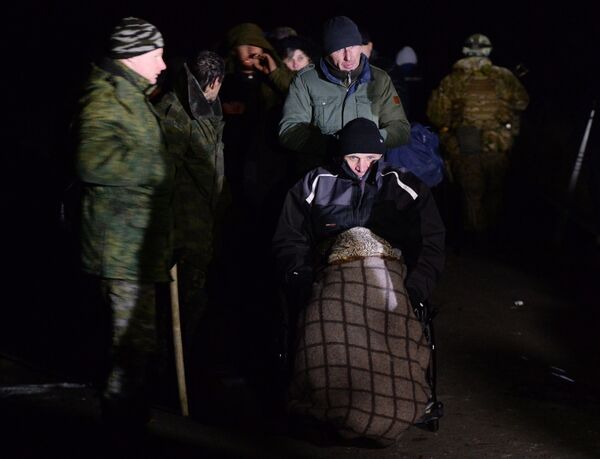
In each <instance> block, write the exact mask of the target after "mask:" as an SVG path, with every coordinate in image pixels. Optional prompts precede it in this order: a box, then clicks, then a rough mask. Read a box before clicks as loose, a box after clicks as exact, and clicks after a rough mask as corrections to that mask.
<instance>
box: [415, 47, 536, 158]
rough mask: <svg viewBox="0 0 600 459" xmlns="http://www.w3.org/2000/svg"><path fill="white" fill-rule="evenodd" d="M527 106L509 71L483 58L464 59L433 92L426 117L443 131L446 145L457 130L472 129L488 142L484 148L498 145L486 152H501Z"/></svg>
mask: <svg viewBox="0 0 600 459" xmlns="http://www.w3.org/2000/svg"><path fill="white" fill-rule="evenodd" d="M528 103H529V96H528V95H527V92H526V90H525V88H524V87H523V85H522V84H521V83H520V81H519V80H518V79H517V77H516V76H515V75H513V73H512V72H511V71H510V70H508V69H506V68H503V67H498V66H495V65H492V62H491V61H490V60H489V59H488V58H485V57H467V58H464V59H460V60H459V61H457V62H456V63H455V64H454V66H453V69H452V73H450V74H449V75H447V76H446V77H445V78H444V79H443V80H442V82H441V83H440V86H439V87H438V88H437V89H435V90H434V91H433V92H432V94H431V97H430V98H429V101H428V105H427V116H428V118H429V119H430V121H431V123H432V124H433V125H434V126H436V127H438V128H439V129H441V130H442V136H441V139H442V141H443V142H445V143H448V141H449V140H451V139H449V138H448V137H449V136H452V135H453V133H454V131H455V130H456V129H457V128H459V127H463V126H473V127H476V128H479V129H481V130H482V131H483V135H484V137H487V138H489V139H490V140H489V142H488V141H486V140H485V139H484V142H486V144H489V143H490V142H492V143H494V144H497V145H487V148H486V149H488V150H489V149H491V150H496V151H503V150H507V149H509V148H510V146H511V145H512V139H513V138H514V137H515V136H516V135H517V134H518V133H519V127H520V114H521V112H522V111H523V110H525V108H526V107H527V105H528Z"/></svg>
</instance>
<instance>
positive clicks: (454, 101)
mask: <svg viewBox="0 0 600 459" xmlns="http://www.w3.org/2000/svg"><path fill="white" fill-rule="evenodd" d="M491 50H492V46H491V43H490V41H489V39H488V38H487V37H486V36H484V35H481V34H475V35H472V36H470V37H469V38H468V39H467V41H466V43H465V46H464V47H463V54H464V55H465V56H466V57H465V58H463V59H460V60H459V61H457V62H456V63H455V64H454V66H453V68H452V73H450V74H449V75H447V76H446V77H445V78H444V79H443V80H442V82H441V83H440V86H439V87H438V88H437V89H436V90H434V91H433V93H432V95H431V97H430V99H429V103H428V106H427V116H428V117H429V119H430V120H431V122H432V123H433V125H435V126H436V127H437V128H439V129H440V139H441V141H442V144H443V145H444V147H445V149H446V152H447V153H448V156H449V161H450V167H451V170H452V174H453V176H454V177H455V179H456V181H457V182H458V184H459V185H460V186H461V188H462V192H463V201H464V203H463V205H464V213H463V220H464V227H465V230H467V231H477V232H479V231H482V230H485V229H487V228H488V227H490V226H492V225H493V224H494V223H495V222H496V220H497V218H498V214H499V211H500V206H501V201H502V188H503V183H504V177H505V174H506V171H507V169H508V160H509V158H508V153H509V151H510V150H511V148H512V146H513V141H514V138H515V137H516V136H517V135H518V133H519V126H520V123H519V117H520V113H521V112H522V111H523V110H525V108H526V107H527V104H528V102H529V97H528V95H527V92H526V91H525V88H524V87H523V86H522V85H521V83H520V82H519V80H518V79H517V77H516V76H515V75H513V73H512V72H511V71H510V70H508V69H506V68H503V67H498V66H495V65H492V62H491V61H490V59H489V58H488V56H489V54H490V52H491Z"/></svg>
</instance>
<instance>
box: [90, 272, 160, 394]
mask: <svg viewBox="0 0 600 459" xmlns="http://www.w3.org/2000/svg"><path fill="white" fill-rule="evenodd" d="M100 289H101V297H102V301H103V303H104V305H106V306H108V307H109V309H110V313H111V319H112V343H111V350H110V359H109V360H110V363H109V365H110V369H109V372H108V377H107V379H106V384H105V387H104V389H103V397H104V398H105V399H107V400H120V399H139V398H143V397H144V394H145V392H146V391H145V389H146V388H147V387H146V383H147V381H146V372H147V370H148V367H149V365H150V361H151V359H152V357H153V355H154V352H155V350H156V326H155V301H156V293H155V284H153V283H140V282H136V281H126V280H117V279H101V280H100Z"/></svg>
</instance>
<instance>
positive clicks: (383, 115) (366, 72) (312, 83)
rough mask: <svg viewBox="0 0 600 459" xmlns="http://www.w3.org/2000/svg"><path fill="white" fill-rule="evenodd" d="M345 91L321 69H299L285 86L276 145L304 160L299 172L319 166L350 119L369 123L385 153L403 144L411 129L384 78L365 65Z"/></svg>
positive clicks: (318, 67)
mask: <svg viewBox="0 0 600 459" xmlns="http://www.w3.org/2000/svg"><path fill="white" fill-rule="evenodd" d="M362 65H363V70H362V72H361V74H360V75H359V76H358V78H357V79H356V80H355V81H354V82H353V83H352V85H350V87H349V88H347V87H346V86H344V85H343V84H342V83H341V82H338V81H337V80H336V79H335V77H333V76H332V75H330V74H329V75H328V74H327V68H326V65H325V64H324V63H323V60H321V63H320V65H318V66H316V67H315V66H314V65H309V66H307V67H305V68H304V69H302V70H301V71H300V72H298V74H297V75H296V77H295V78H294V80H293V81H292V84H291V86H290V90H289V93H288V96H287V99H286V101H285V105H284V108H283V117H282V119H281V122H280V123H279V140H280V142H281V144H282V145H283V146H284V147H286V148H288V149H289V150H292V151H294V152H298V153H300V154H301V155H302V156H305V164H304V165H303V166H304V168H306V167H309V166H311V165H312V166H313V167H314V166H317V165H320V164H322V163H323V160H324V159H325V158H326V154H327V150H328V142H329V139H330V137H331V136H332V135H334V134H336V133H337V132H338V131H339V130H340V129H341V128H342V127H344V126H345V125H346V123H348V121H351V120H353V119H355V118H359V117H363V118H367V119H369V120H372V121H374V122H375V123H376V124H377V125H378V126H379V129H380V132H381V135H382V137H383V138H384V140H385V145H386V147H387V148H393V147H396V146H399V145H403V144H405V143H407V142H408V140H409V134H410V124H409V122H408V121H407V119H406V115H405V114H404V110H403V108H402V104H401V102H400V98H399V97H398V93H397V92H396V90H395V89H394V85H393V84H392V81H391V79H390V77H389V76H388V74H387V73H385V72H384V71H383V70H381V69H379V68H377V67H374V66H372V65H369V63H368V62H367V60H366V58H365V57H364V56H363V57H362Z"/></svg>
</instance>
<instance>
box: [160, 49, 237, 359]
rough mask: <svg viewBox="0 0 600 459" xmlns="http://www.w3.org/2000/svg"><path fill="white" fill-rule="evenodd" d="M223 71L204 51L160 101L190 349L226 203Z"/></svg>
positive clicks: (185, 333) (187, 347)
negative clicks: (171, 174)
mask: <svg viewBox="0 0 600 459" xmlns="http://www.w3.org/2000/svg"><path fill="white" fill-rule="evenodd" d="M224 76H225V62H224V60H223V58H222V57H220V56H219V55H218V54H216V53H214V52H212V51H200V52H199V53H197V54H196V55H195V56H194V58H192V59H190V60H189V61H188V62H187V63H184V64H183V65H182V66H181V68H180V69H179V72H178V73H177V75H176V76H175V78H174V88H173V90H172V91H170V92H168V93H167V94H165V95H164V96H163V97H162V98H161V99H160V100H159V101H158V102H157V104H156V109H157V111H158V112H159V114H160V117H161V123H162V126H163V131H164V132H165V137H166V142H167V148H168V152H169V154H170V156H171V157H172V158H173V159H174V160H175V161H176V165H177V172H176V175H175V197H174V209H175V261H176V262H177V265H178V278H179V293H180V306H181V315H182V331H183V339H184V345H185V349H184V350H185V351H189V350H191V347H192V346H191V344H192V339H193V336H194V332H195V331H196V328H197V326H198V324H199V322H200V319H201V318H202V316H203V315H204V313H205V310H206V308H207V296H206V282H207V277H208V270H209V265H210V264H211V261H212V259H213V253H214V241H215V239H216V233H217V232H218V230H217V229H216V227H217V222H218V221H219V215H222V214H223V211H224V208H225V207H226V205H227V204H226V203H227V193H226V188H225V185H224V158H223V127H224V123H223V115H222V110H221V102H220V100H219V91H220V89H221V85H222V83H223V78H224ZM187 354H188V355H189V352H187Z"/></svg>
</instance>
